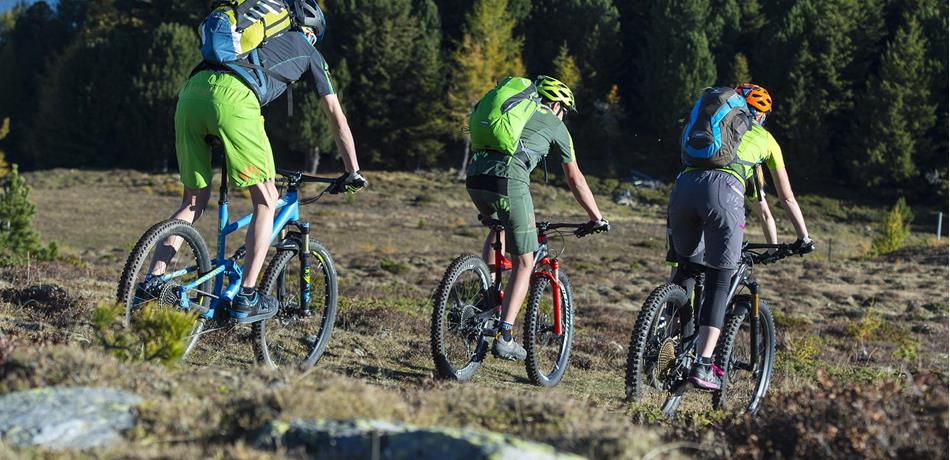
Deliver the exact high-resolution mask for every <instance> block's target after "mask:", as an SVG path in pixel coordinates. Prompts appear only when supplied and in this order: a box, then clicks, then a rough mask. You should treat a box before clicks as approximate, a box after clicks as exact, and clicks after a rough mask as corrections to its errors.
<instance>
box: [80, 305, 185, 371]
mask: <svg viewBox="0 0 950 460" xmlns="http://www.w3.org/2000/svg"><path fill="white" fill-rule="evenodd" d="M195 315H196V313H194V312H183V311H180V310H177V309H174V308H165V307H162V306H160V305H158V304H157V303H154V302H151V303H147V304H145V305H144V306H142V307H141V308H140V309H139V310H138V311H136V312H135V318H134V320H133V321H132V323H131V325H130V326H126V325H125V324H124V323H123V321H122V319H123V318H124V316H125V307H124V306H122V305H121V304H109V303H106V304H101V305H99V307H97V308H96V309H95V311H93V313H92V326H93V329H94V330H95V332H96V335H97V336H98V337H99V340H100V341H101V342H102V345H103V346H104V347H105V349H106V350H107V351H108V352H110V353H112V354H113V355H115V356H116V357H118V358H121V359H125V360H133V359H138V360H142V361H159V362H161V363H162V364H171V363H173V362H175V361H177V360H178V359H179V358H181V356H182V355H183V354H184V353H185V345H186V339H187V338H188V335H189V334H191V330H192V327H193V326H194V324H195V319H196V318H195Z"/></svg>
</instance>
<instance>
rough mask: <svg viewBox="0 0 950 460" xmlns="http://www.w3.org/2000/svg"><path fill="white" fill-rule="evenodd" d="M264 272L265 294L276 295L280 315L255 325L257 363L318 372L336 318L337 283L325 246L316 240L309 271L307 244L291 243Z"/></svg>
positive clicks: (310, 254)
mask: <svg viewBox="0 0 950 460" xmlns="http://www.w3.org/2000/svg"><path fill="white" fill-rule="evenodd" d="M288 242H289V243H290V244H289V245H288V246H287V249H282V250H279V251H278V252H277V255H275V256H274V258H273V259H272V260H271V262H270V264H268V266H267V269H265V271H264V281H263V283H262V284H261V291H263V292H265V293H266V294H268V295H273V296H275V297H276V298H277V300H278V302H279V303H280V310H279V311H278V312H277V315H276V316H274V317H273V318H271V319H268V320H265V321H261V322H258V323H254V327H253V331H252V333H251V335H252V337H253V338H254V350H255V352H256V354H257V359H258V360H259V361H260V362H262V363H264V364H267V365H268V366H270V367H275V368H279V367H286V366H295V367H298V368H300V369H307V368H310V367H313V365H314V364H316V362H317V361H318V360H319V359H320V357H321V356H323V352H324V351H326V348H327V344H328V343H329V342H330V335H331V334H332V333H333V323H334V320H335V319H336V308H337V280H336V270H335V269H334V266H333V259H332V258H331V257H330V251H328V250H327V249H326V248H325V247H323V245H321V244H320V243H318V242H317V241H315V240H310V243H309V249H310V252H309V253H308V257H307V260H308V263H307V265H306V266H309V271H308V270H306V269H305V267H306V266H305V265H304V263H303V253H302V251H303V250H304V244H303V243H302V242H301V241H300V240H299V239H290V240H288Z"/></svg>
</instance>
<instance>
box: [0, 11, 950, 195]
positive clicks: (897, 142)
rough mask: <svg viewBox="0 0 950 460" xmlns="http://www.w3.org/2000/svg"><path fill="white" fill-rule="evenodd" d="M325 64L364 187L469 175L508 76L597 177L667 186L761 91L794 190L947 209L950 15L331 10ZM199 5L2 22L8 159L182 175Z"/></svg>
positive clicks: (278, 126)
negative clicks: (707, 131) (481, 102)
mask: <svg viewBox="0 0 950 460" xmlns="http://www.w3.org/2000/svg"><path fill="white" fill-rule="evenodd" d="M322 4H323V6H324V9H325V12H326V14H327V17H328V20H329V27H328V33H327V38H326V40H324V42H322V43H321V44H320V45H319V49H320V50H321V52H322V53H323V54H324V56H325V57H326V58H327V60H328V62H329V64H330V68H331V73H332V76H333V78H334V83H335V84H336V86H337V88H338V90H339V93H340V98H341V101H342V103H343V106H344V108H345V110H346V112H347V115H348V118H349V120H350V125H351V127H352V129H353V133H354V136H355V139H356V143H357V151H358V154H359V156H360V158H361V161H362V162H363V163H366V164H365V165H364V169H367V170H371V169H410V170H413V169H418V168H431V167H442V168H444V167H455V168H458V167H459V166H460V165H461V163H462V159H463V157H464V152H465V142H464V140H465V134H464V132H463V129H462V128H463V126H464V125H465V119H466V115H467V111H468V108H469V107H470V105H471V104H472V102H473V101H474V100H476V99H477V98H478V97H479V96H480V95H481V94H483V93H484V92H485V91H486V90H487V89H488V88H490V87H491V86H492V85H493V83H494V82H495V81H496V80H498V79H500V78H502V77H504V76H506V75H509V74H524V75H530V76H533V75H537V74H539V73H545V74H550V75H553V76H556V77H558V78H560V79H562V80H563V81H565V82H566V83H568V84H569V85H571V86H572V87H573V88H574V90H575V94H576V96H577V100H578V104H579V110H580V113H579V114H578V115H576V116H573V117H571V118H570V119H569V120H568V121H567V123H568V126H569V127H570V129H571V132H572V134H573V136H574V140H575V145H576V148H577V151H578V157H579V159H580V163H581V166H582V167H583V168H584V169H585V170H588V171H594V172H595V173H597V174H600V175H604V176H613V177H619V176H623V175H625V174H626V173H627V172H628V171H629V170H630V169H631V168H636V169H639V170H643V171H646V172H648V173H650V174H653V175H655V176H658V177H660V178H662V179H670V178H672V177H673V175H674V173H675V172H676V170H677V168H678V167H679V160H678V158H679V154H678V147H677V142H676V139H677V137H678V134H679V131H680V129H681V125H682V122H681V120H682V118H683V117H684V116H685V114H686V112H687V111H688V110H689V109H690V106H691V104H692V103H693V101H694V99H695V98H696V97H697V95H698V94H699V92H700V91H701V90H702V88H703V87H706V86H710V85H713V84H716V85H735V84H737V83H739V82H744V81H753V82H756V83H758V84H760V85H762V86H764V87H766V88H767V89H768V90H769V91H770V93H771V94H772V96H773V99H774V101H775V110H774V112H773V113H772V115H770V117H769V119H768V123H767V125H766V127H767V128H768V129H769V130H770V131H771V132H772V133H773V134H774V135H775V137H776V139H778V141H779V143H780V144H781V146H782V148H783V152H784V153H785V159H786V163H787V164H788V167H789V169H790V171H791V175H792V177H793V182H794V183H795V185H796V189H806V190H822V189H832V188H834V189H839V190H840V189H851V190H858V191H860V192H861V193H865V192H866V191H870V192H871V193H872V194H880V195H882V196H886V195H893V194H894V193H895V192H896V193H900V194H912V195H914V196H916V197H918V198H919V199H925V198H927V197H937V196H940V197H944V198H943V199H944V202H945V201H946V198H945V197H946V187H947V185H946V184H947V162H948V144H947V139H948V132H947V127H948V119H947V101H948V89H947V87H948V76H947V57H948V32H947V15H948V12H947V2H945V1H942V0H802V1H794V2H793V1H779V0H750V1H736V0H713V1H697V0H654V1H637V0H626V1H625V0H537V1H529V0H475V1H470V0H360V1H357V0H323V1H322ZM207 11H208V5H207V2H205V1H195V0H60V1H59V2H58V3H57V4H55V5H51V4H48V3H46V2H42V1H40V2H36V3H32V4H30V5H25V4H21V5H20V6H17V7H14V8H13V9H10V10H8V11H6V12H4V13H2V17H0V121H2V120H3V119H5V118H9V123H10V125H9V126H10V131H9V136H8V137H7V138H6V139H5V140H3V141H2V142H3V144H2V145H0V150H5V151H6V154H7V160H8V161H10V162H16V163H19V164H20V166H21V168H23V169H43V168H52V167H84V168H118V167H122V168H137V169H143V170H168V169H174V167H175V160H174V135H173V114H174V107H175V102H176V95H177V92H178V89H179V88H180V87H181V85H182V83H183V82H184V80H185V79H186V78H187V76H188V75H189V73H190V71H191V69H192V68H193V67H194V65H195V64H196V63H197V62H198V60H199V53H198V50H197V44H198V36H197V26H198V24H199V23H200V21H201V19H202V18H203V17H204V15H205V14H207ZM296 88H297V91H296V94H295V96H296V97H295V98H294V99H295V116H294V117H293V118H288V117H287V114H286V103H285V102H284V101H283V99H280V100H278V101H277V102H276V103H274V104H271V106H269V107H267V108H266V109H265V116H266V117H267V129H268V132H269V136H270V138H271V141H272V143H273V144H274V147H275V148H274V150H275V152H276V153H277V156H278V159H277V161H278V164H282V165H286V166H303V165H304V163H305V162H309V163H311V164H310V166H313V163H315V161H314V160H316V159H319V158H321V156H322V158H323V162H322V164H321V168H326V167H333V168H337V167H338V166H337V164H336V163H335V162H336V160H335V157H336V153H335V152H334V146H333V143H332V141H331V139H330V137H329V135H328V131H327V125H326V120H325V118H324V117H323V115H322V114H321V113H320V109H319V105H318V101H317V99H316V97H314V95H313V94H312V93H311V92H309V91H307V90H306V89H307V88H308V83H306V82H300V83H297V85H296Z"/></svg>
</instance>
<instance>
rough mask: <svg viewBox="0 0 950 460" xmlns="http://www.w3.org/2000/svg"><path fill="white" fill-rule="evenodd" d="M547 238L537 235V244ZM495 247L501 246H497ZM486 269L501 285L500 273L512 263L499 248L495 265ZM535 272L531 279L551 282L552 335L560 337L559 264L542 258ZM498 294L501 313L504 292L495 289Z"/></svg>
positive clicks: (562, 327) (546, 257) (561, 327)
mask: <svg viewBox="0 0 950 460" xmlns="http://www.w3.org/2000/svg"><path fill="white" fill-rule="evenodd" d="M547 241H548V238H547V236H545V235H538V243H541V244H544V243H547ZM497 246H501V245H500V244H498V245H497ZM544 266H547V267H549V268H550V270H541V269H540V268H541V267H544ZM488 268H489V269H490V270H491V271H493V272H495V275H496V278H495V282H496V283H498V284H499V287H500V284H501V272H502V271H507V270H511V268H512V263H511V259H509V258H507V257H505V254H504V253H502V252H501V248H500V247H497V248H495V263H494V264H491V265H489V266H488ZM536 268H537V270H536V271H535V272H534V273H532V274H531V278H536V277H544V278H547V279H548V281H550V282H551V288H552V294H553V296H554V298H553V299H552V301H553V304H552V308H553V309H554V333H555V334H556V335H561V334H563V333H564V326H563V325H562V324H561V315H562V312H561V295H560V294H561V283H560V282H559V281H558V279H557V276H558V270H559V269H560V268H561V264H560V262H559V261H558V259H557V258H551V257H548V256H545V257H542V258H541V259H540V260H538V263H537V266H536ZM497 292H498V299H497V300H498V307H497V309H498V312H499V313H501V312H502V311H501V301H502V300H503V299H504V298H505V292H504V291H503V290H501V289H497Z"/></svg>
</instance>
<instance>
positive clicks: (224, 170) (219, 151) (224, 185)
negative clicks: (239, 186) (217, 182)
mask: <svg viewBox="0 0 950 460" xmlns="http://www.w3.org/2000/svg"><path fill="white" fill-rule="evenodd" d="M214 150H215V152H216V153H215V154H216V155H218V156H220V157H221V188H220V189H219V195H220V197H219V198H218V205H219V206H222V205H225V204H228V157H227V156H226V155H225V154H224V147H223V146H221V145H218V146H217V147H215V149H214Z"/></svg>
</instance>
